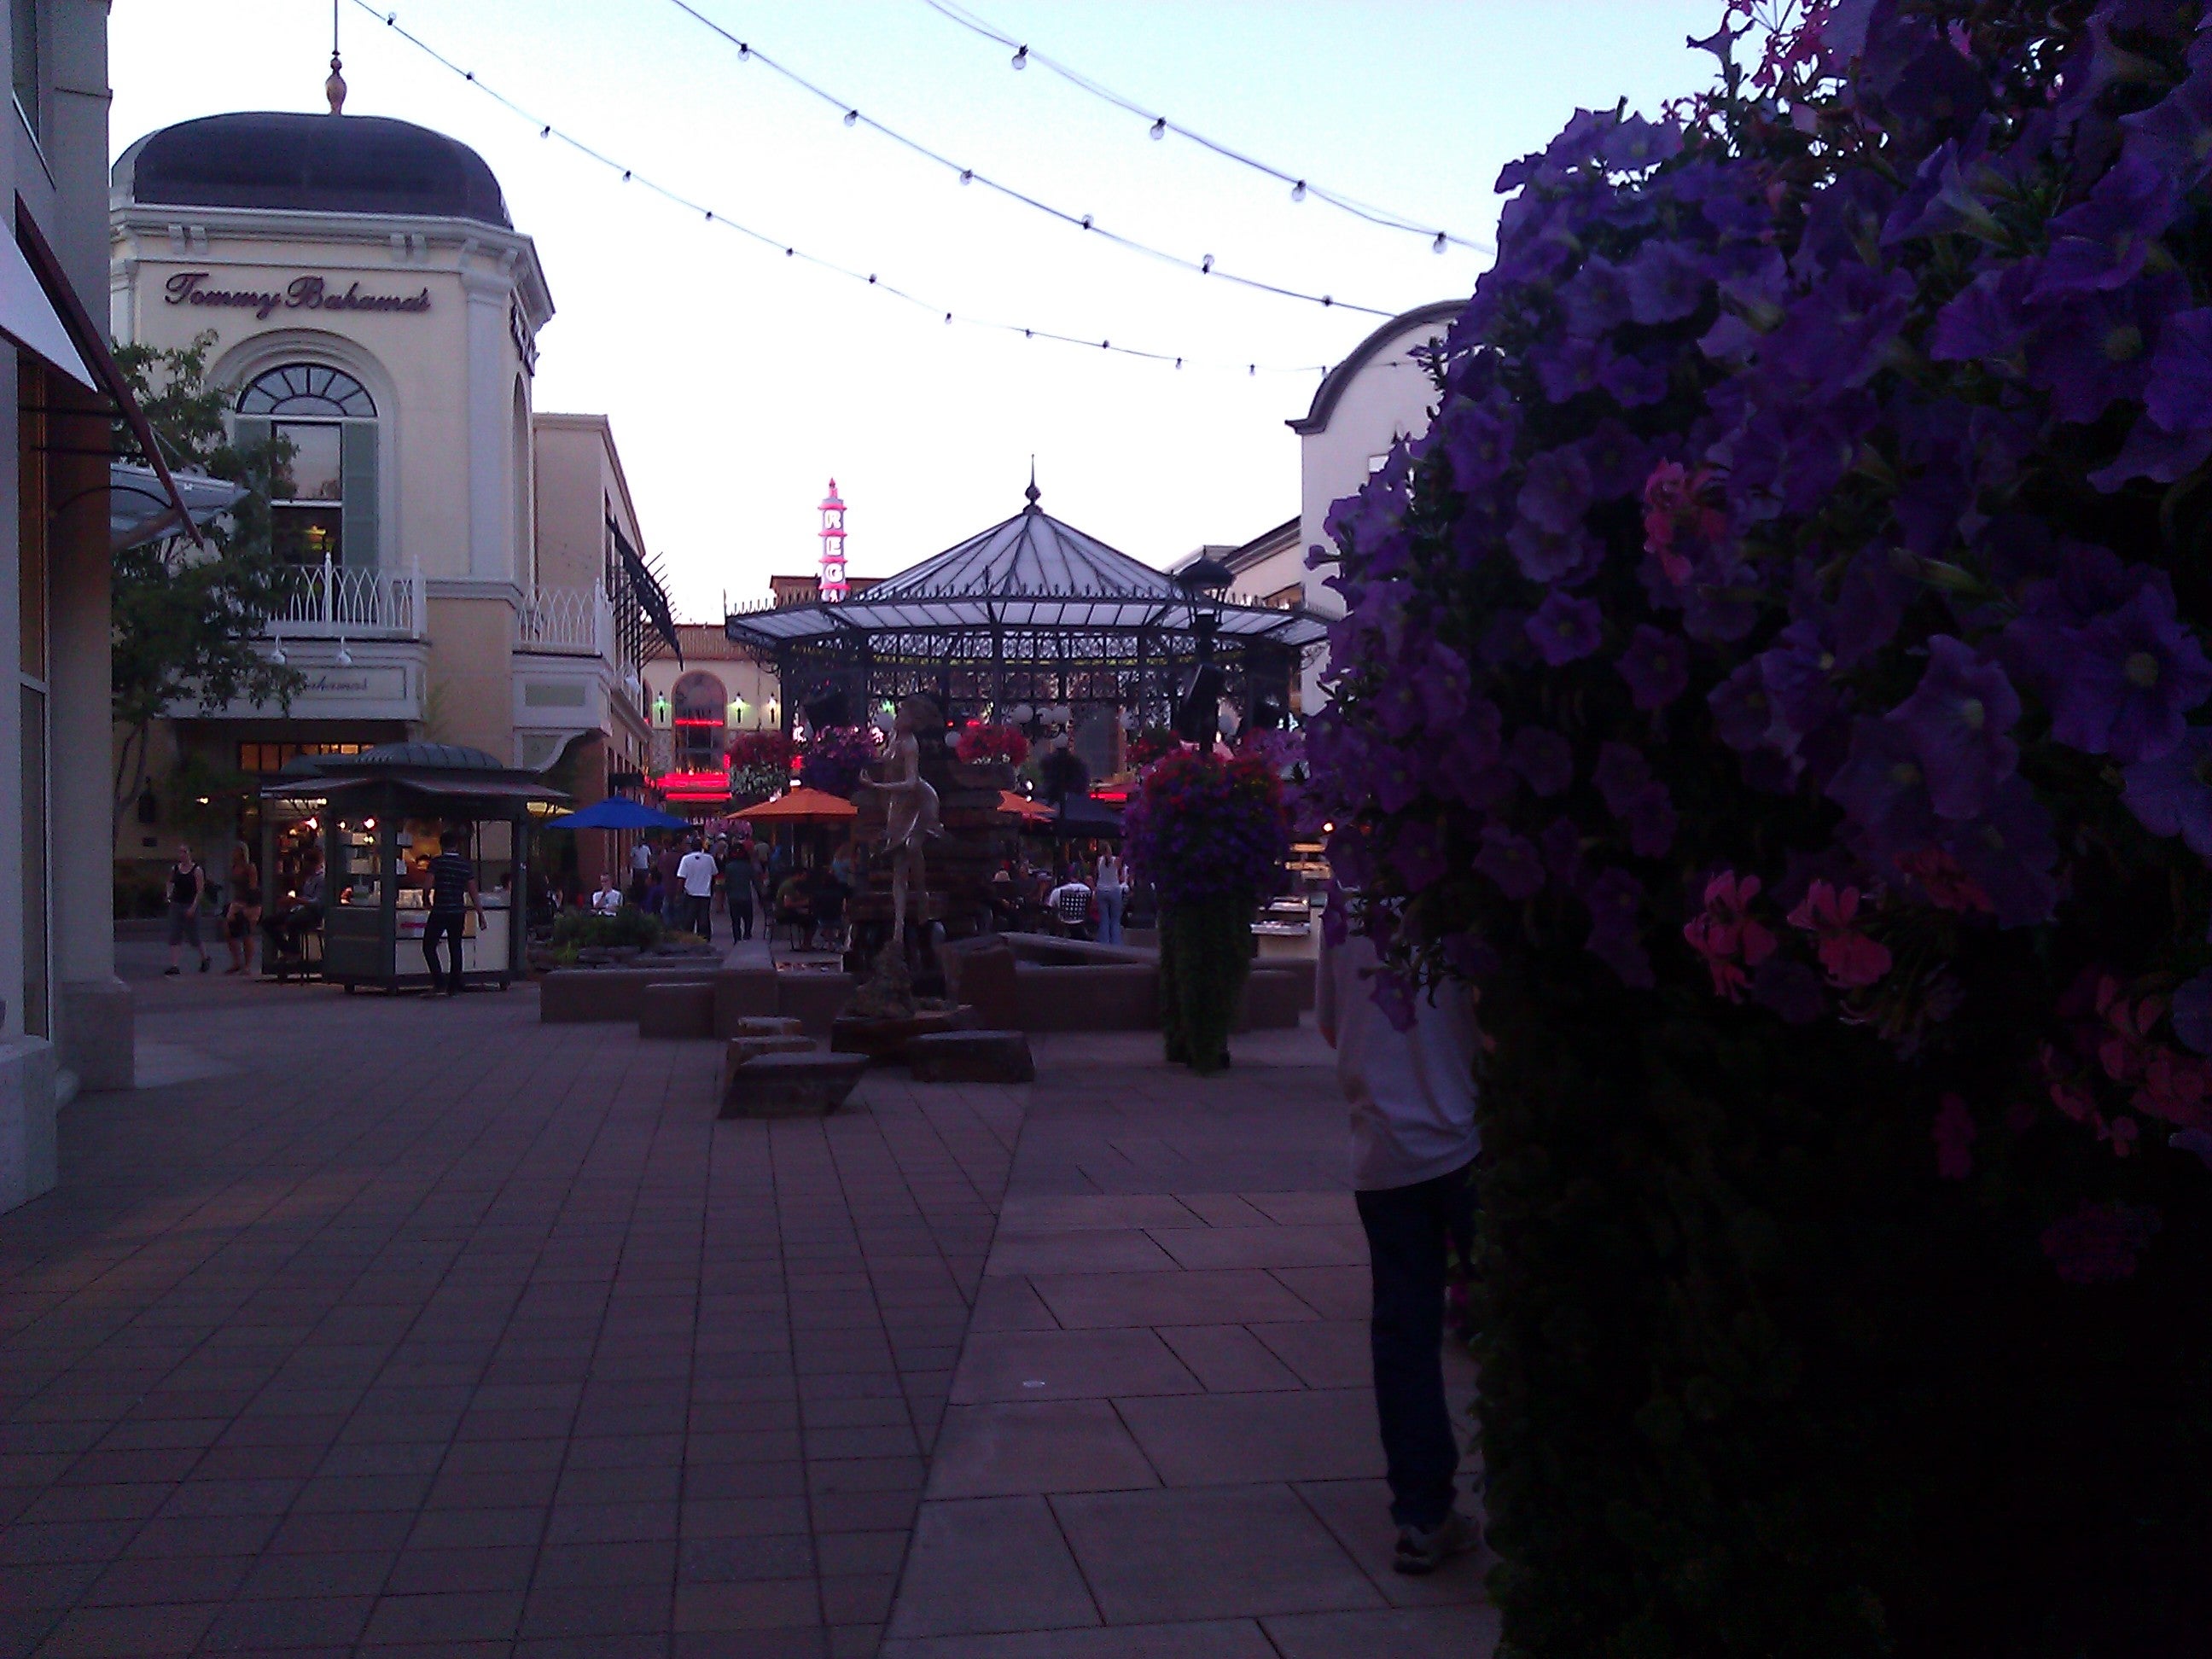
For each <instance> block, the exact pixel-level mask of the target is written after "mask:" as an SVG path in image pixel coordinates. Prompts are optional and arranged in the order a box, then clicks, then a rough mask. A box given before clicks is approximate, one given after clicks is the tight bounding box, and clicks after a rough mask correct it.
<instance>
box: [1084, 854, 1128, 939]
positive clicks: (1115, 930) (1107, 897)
mask: <svg viewBox="0 0 2212 1659" xmlns="http://www.w3.org/2000/svg"><path fill="white" fill-rule="evenodd" d="M1128 884H1129V880H1128V872H1127V868H1126V867H1125V866H1123V864H1122V862H1121V854H1118V853H1112V852H1108V853H1101V854H1099V855H1098V885H1097V889H1096V890H1095V891H1094V895H1093V896H1095V897H1096V898H1097V901H1098V942H1099V943H1100V944H1101V945H1119V944H1120V943H1121V890H1122V889H1123V888H1125V887H1127V885H1128Z"/></svg>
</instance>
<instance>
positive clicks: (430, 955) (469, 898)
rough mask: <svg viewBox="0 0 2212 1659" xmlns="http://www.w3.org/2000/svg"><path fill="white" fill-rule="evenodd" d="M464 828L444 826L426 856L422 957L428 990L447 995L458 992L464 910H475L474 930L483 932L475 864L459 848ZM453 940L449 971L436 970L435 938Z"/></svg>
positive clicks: (463, 841) (465, 839)
mask: <svg viewBox="0 0 2212 1659" xmlns="http://www.w3.org/2000/svg"><path fill="white" fill-rule="evenodd" d="M468 842H469V836H468V831H467V830H465V829H448V830H447V831H446V833H445V834H444V835H442V836H439V837H438V855H437V857H435V858H434V859H432V860H430V871H429V875H430V914H429V916H428V919H426V920H425V921H424V922H423V924H422V957H423V959H424V960H425V961H427V962H428V963H429V964H430V994H431V995H432V996H435V995H437V994H438V993H439V992H440V991H441V990H443V991H444V992H445V994H447V996H449V997H457V996H459V995H460V994H461V940H462V939H463V937H464V936H465V934H466V933H467V932H468V927H467V917H468V912H469V911H470V909H471V908H473V909H474V910H475V911H476V913H477V932H478V933H482V932H483V927H484V910H483V896H482V895H480V894H479V893H478V892H477V866H475V864H474V863H473V862H471V860H470V858H469V856H468V854H466V853H464V852H463V851H462V850H461V849H462V848H465V847H466V846H467V845H468ZM440 939H450V940H451V941H452V942H453V972H452V973H451V974H449V975H443V976H442V977H441V975H440V973H439V971H438V941H439V940H440Z"/></svg>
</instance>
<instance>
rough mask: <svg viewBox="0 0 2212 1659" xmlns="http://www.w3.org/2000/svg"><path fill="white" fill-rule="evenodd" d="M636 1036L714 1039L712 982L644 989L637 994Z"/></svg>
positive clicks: (685, 981)
mask: <svg viewBox="0 0 2212 1659" xmlns="http://www.w3.org/2000/svg"><path fill="white" fill-rule="evenodd" d="M637 1034H638V1035H639V1036H641V1037H710V1036H714V981H712V980H711V979H677V980H666V981H659V982H658V983H655V984H652V985H648V986H647V987H645V988H644V989H643V990H641V991H640V992H639V993H638V994H637Z"/></svg>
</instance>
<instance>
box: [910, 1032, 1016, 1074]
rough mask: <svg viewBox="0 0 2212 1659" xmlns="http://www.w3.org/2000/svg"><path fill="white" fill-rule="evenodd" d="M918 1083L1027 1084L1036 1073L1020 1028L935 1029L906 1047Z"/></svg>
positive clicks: (918, 1037)
mask: <svg viewBox="0 0 2212 1659" xmlns="http://www.w3.org/2000/svg"><path fill="white" fill-rule="evenodd" d="M906 1060H907V1064H908V1066H912V1067H913V1068H914V1079H915V1082H917V1083H1027V1082H1029V1081H1030V1079H1033V1078H1035V1077H1036V1060H1034V1059H1032V1058H1031V1057H1030V1040H1029V1038H1028V1037H1026V1036H1024V1035H1023V1034H1022V1033H1021V1032H1019V1031H935V1032H931V1033H928V1034H927V1035H924V1036H917V1037H915V1038H914V1039H913V1040H912V1041H910V1042H908V1044H907V1046H906Z"/></svg>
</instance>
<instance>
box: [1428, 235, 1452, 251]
mask: <svg viewBox="0 0 2212 1659" xmlns="http://www.w3.org/2000/svg"><path fill="white" fill-rule="evenodd" d="M1449 240H1451V239H1450V238H1449V237H1448V236H1446V235H1445V234H1443V232H1442V231H1441V230H1440V231H1438V232H1437V240H1435V241H1433V242H1431V243H1430V244H1429V251H1430V252H1431V253H1442V252H1443V251H1444V245H1445V244H1446V243H1447V242H1449Z"/></svg>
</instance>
